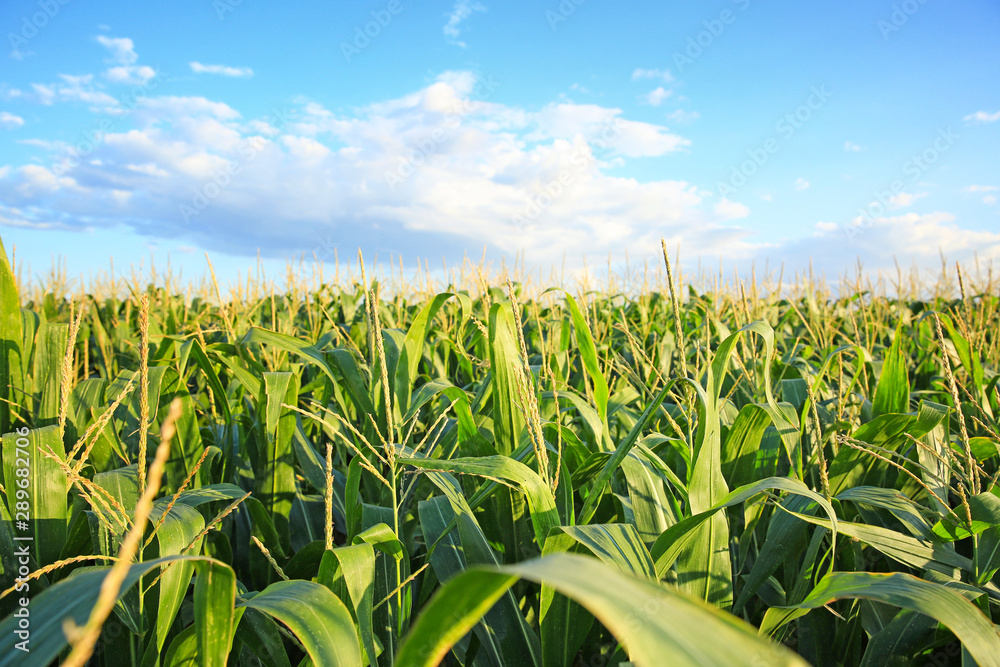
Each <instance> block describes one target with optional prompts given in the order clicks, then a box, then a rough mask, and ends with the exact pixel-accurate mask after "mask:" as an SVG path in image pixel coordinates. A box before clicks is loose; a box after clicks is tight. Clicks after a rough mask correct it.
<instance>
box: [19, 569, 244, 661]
mask: <svg viewBox="0 0 1000 667" xmlns="http://www.w3.org/2000/svg"><path fill="white" fill-rule="evenodd" d="M177 561H193V562H195V563H197V565H196V567H198V569H199V570H200V571H205V570H207V569H211V568H228V567H229V566H228V565H226V564H225V563H220V562H219V561H216V560H213V559H211V558H206V557H204V556H167V557H165V558H157V559H156V560H151V561H146V562H144V563H136V564H135V565H132V566H131V567H130V568H129V571H128V574H127V575H126V577H125V580H124V581H123V582H122V585H121V589H120V590H119V592H118V599H119V600H121V599H122V598H123V597H124V596H125V595H126V594H127V593H128V592H129V590H130V589H131V588H132V587H133V586H134V585H135V584H136V582H138V581H139V578H140V577H142V576H143V575H145V574H146V573H148V572H152V571H153V570H155V569H157V568H159V567H161V566H164V565H167V564H170V563H173V562H177ZM109 569H110V568H106V567H101V568H93V569H88V571H86V572H82V573H80V574H75V575H73V576H71V577H69V578H67V579H64V580H63V581H60V582H59V583H57V584H56V585H54V586H52V587H51V588H47V589H45V590H44V591H42V592H41V593H39V594H38V595H36V596H34V597H33V598H32V599H31V604H30V605H29V613H30V614H31V616H30V619H31V630H30V642H29V644H28V648H29V649H30V652H28V653H25V652H23V651H21V650H19V649H17V648H15V645H16V644H17V643H18V642H19V641H21V639H20V638H18V636H17V635H16V634H15V630H16V629H17V627H18V619H17V618H15V617H14V616H8V617H7V618H5V619H4V620H3V622H0V667H14V666H15V665H17V667H46V666H47V665H48V664H49V663H50V662H52V660H54V659H55V658H56V656H57V655H59V653H60V652H61V651H62V650H63V648H65V647H66V635H65V634H64V633H63V622H64V621H65V620H67V619H72V620H73V622H74V623H76V624H77V625H78V626H83V625H85V624H86V622H87V619H88V617H89V616H90V610H91V608H92V607H93V606H94V604H95V603H96V602H97V598H98V595H99V594H100V590H101V584H102V583H103V582H104V578H105V577H106V576H107V573H108V570H109ZM197 613H199V612H197V611H196V614H197Z"/></svg>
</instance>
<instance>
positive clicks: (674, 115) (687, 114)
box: [667, 109, 701, 124]
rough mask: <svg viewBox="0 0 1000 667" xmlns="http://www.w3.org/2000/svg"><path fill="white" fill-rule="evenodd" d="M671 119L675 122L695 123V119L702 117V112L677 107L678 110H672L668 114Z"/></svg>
mask: <svg viewBox="0 0 1000 667" xmlns="http://www.w3.org/2000/svg"><path fill="white" fill-rule="evenodd" d="M667 118H668V119H669V120H672V121H674V122H675V123H684V124H687V123H693V122H694V121H696V120H698V119H699V118H701V114H700V113H698V112H697V111H687V110H685V109H677V110H676V111H671V112H670V113H668V114H667Z"/></svg>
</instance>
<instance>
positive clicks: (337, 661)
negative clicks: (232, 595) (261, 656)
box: [239, 580, 361, 667]
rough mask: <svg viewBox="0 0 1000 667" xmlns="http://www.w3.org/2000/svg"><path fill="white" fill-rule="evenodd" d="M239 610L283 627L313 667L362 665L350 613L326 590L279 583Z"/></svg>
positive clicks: (307, 584)
mask: <svg viewBox="0 0 1000 667" xmlns="http://www.w3.org/2000/svg"><path fill="white" fill-rule="evenodd" d="M239 606H240V607H245V608H247V609H256V610H258V611H262V612H264V613H265V614H268V615H269V616H271V617H273V618H274V619H276V620H278V621H281V622H282V623H284V624H285V625H286V626H287V627H288V629H289V630H291V631H292V633H293V634H294V635H295V636H296V637H297V638H298V640H299V641H300V642H301V643H302V645H303V646H304V647H305V649H306V652H307V653H308V654H309V657H310V658H311V659H312V661H313V664H314V665H323V667H326V666H327V665H330V667H339V666H341V665H343V666H345V667H358V666H359V665H361V646H360V644H359V643H358V636H357V633H356V632H355V629H354V622H353V621H352V620H351V612H349V611H348V610H347V607H346V606H344V603H343V602H341V601H340V598H338V597H337V596H336V595H334V594H333V593H331V592H330V589H328V588H326V587H325V586H322V585H320V584H317V583H315V582H312V581H302V580H298V581H279V582H277V583H275V584H271V585H270V586H268V587H267V588H265V589H264V590H263V591H261V592H260V593H258V594H257V595H254V596H253V597H252V598H250V599H247V600H243V601H241V602H240V603H239Z"/></svg>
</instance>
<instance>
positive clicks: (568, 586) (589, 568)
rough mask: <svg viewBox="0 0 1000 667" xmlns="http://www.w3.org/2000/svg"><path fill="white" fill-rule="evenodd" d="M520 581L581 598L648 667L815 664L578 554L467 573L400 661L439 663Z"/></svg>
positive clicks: (437, 604) (424, 618) (431, 611)
mask: <svg viewBox="0 0 1000 667" xmlns="http://www.w3.org/2000/svg"><path fill="white" fill-rule="evenodd" d="M518 578H525V579H529V580H531V581H535V582H545V583H547V584H549V585H550V586H552V587H553V588H555V589H556V590H557V591H559V592H560V593H562V594H564V595H566V596H568V597H571V598H573V599H574V600H577V601H578V602H580V603H581V604H582V605H583V606H585V607H586V608H587V609H588V610H590V612H592V613H593V614H594V615H595V616H596V617H597V618H598V619H599V620H600V621H601V622H602V623H603V624H604V625H605V626H606V627H607V628H608V629H609V630H610V631H611V632H612V633H613V634H614V635H615V636H616V637H617V638H618V639H619V640H620V641H621V642H622V643H623V644H625V646H626V647H627V650H628V652H629V656H630V658H631V660H632V662H633V663H634V664H636V665H640V666H641V667H656V666H658V665H664V664H669V665H679V666H690V667H704V666H706V665H746V666H748V667H749V666H757V665H797V666H804V665H806V664H807V663H806V662H805V661H803V660H802V659H801V658H799V657H798V656H797V655H795V654H794V653H792V652H791V651H789V650H788V649H786V648H785V647H783V646H780V645H777V644H771V643H769V642H767V641H766V640H763V639H761V638H759V637H758V636H757V635H756V633H755V632H754V629H753V628H752V627H751V626H749V625H747V624H746V623H744V622H743V621H741V620H740V619H738V618H736V617H735V616H732V615H730V614H728V613H726V612H723V611H720V610H718V609H715V608H713V607H711V606H709V605H706V604H705V603H703V602H700V601H698V600H695V599H693V598H691V597H689V596H687V595H684V594H681V593H677V592H674V591H673V590H671V589H669V588H667V587H665V586H662V585H660V584H658V583H656V582H653V581H649V580H645V579H639V578H636V577H634V576H631V575H629V574H627V573H625V572H622V571H621V570H620V569H618V568H616V567H613V566H609V565H606V564H603V563H601V562H600V561H598V560H596V559H593V558H588V557H585V556H576V555H573V554H554V555H551V556H546V557H544V558H540V559H537V560H533V561H527V562H525V563H521V564H518V565H507V566H504V567H499V568H490V569H486V568H477V569H474V570H469V571H468V572H465V573H463V574H461V575H459V576H458V577H456V578H455V579H453V580H452V581H450V582H448V583H447V584H445V585H444V586H442V588H441V589H440V590H439V591H438V592H437V593H436V594H435V596H434V598H433V599H432V600H431V601H430V602H429V603H428V604H427V605H426V606H425V608H424V610H423V612H422V613H421V615H420V617H419V618H418V619H417V622H416V624H415V625H414V627H413V630H412V631H411V632H410V634H409V635H408V636H407V638H406V640H405V641H404V643H403V646H402V649H401V650H400V653H399V660H398V662H397V663H396V664H397V665H399V667H410V666H412V665H420V666H424V665H426V666H431V665H437V664H438V663H439V662H440V661H441V660H443V659H444V657H445V655H447V653H448V651H449V649H450V648H451V646H452V645H453V644H454V643H455V642H456V641H457V640H458V639H459V638H461V637H462V636H463V635H464V634H465V633H466V632H467V631H468V630H469V629H470V628H471V626H472V624H474V623H475V622H476V621H477V620H478V619H479V618H480V617H482V615H483V614H484V613H485V612H486V610H487V609H489V607H490V605H492V604H493V602H494V601H496V600H497V599H498V598H499V597H500V596H501V595H502V594H503V592H504V591H506V590H507V589H508V588H510V586H512V585H513V584H514V582H515V581H517V579H518Z"/></svg>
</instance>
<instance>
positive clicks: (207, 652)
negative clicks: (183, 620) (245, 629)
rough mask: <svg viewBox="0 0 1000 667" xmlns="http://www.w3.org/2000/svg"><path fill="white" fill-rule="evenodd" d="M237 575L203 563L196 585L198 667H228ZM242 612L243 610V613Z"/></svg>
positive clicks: (219, 566)
mask: <svg viewBox="0 0 1000 667" xmlns="http://www.w3.org/2000/svg"><path fill="white" fill-rule="evenodd" d="M235 600H236V573H235V572H233V569H232V568H231V567H229V566H227V565H223V564H222V563H219V564H218V565H215V564H213V563H207V564H206V563H201V564H199V566H198V576H197V577H196V578H195V582H194V627H195V636H196V638H197V646H198V664H199V665H204V666H205V667H225V665H226V661H227V658H228V657H229V650H230V648H231V647H232V644H233V623H234V621H235V619H234V616H235V613H234V608H233V605H234V602H235ZM240 612H241V613H242V610H240Z"/></svg>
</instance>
